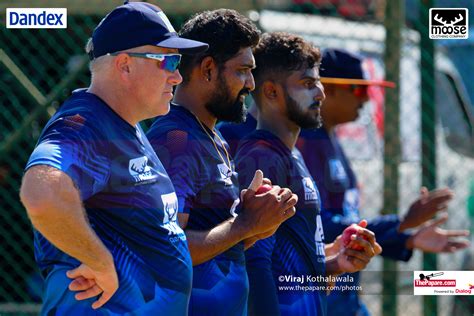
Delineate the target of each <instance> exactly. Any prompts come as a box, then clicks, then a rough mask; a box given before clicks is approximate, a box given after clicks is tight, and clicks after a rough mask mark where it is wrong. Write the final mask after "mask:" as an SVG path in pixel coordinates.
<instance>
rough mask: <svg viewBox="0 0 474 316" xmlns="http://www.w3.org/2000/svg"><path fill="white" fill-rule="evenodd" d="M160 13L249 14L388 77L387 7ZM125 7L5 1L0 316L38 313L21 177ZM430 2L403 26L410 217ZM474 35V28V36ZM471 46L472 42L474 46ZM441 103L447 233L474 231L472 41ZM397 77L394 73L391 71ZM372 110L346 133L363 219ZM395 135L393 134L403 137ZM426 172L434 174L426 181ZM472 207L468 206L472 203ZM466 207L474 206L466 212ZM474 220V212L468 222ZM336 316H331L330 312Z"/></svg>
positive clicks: (439, 153) (377, 308)
mask: <svg viewBox="0 0 474 316" xmlns="http://www.w3.org/2000/svg"><path fill="white" fill-rule="evenodd" d="M151 2H153V3H155V4H158V5H161V7H162V8H163V9H164V11H165V12H166V13H167V15H168V17H169V18H170V20H171V22H172V24H173V25H174V26H175V27H176V28H177V29H179V27H180V26H181V25H182V23H183V22H184V21H185V20H186V19H187V18H188V17H189V15H190V14H192V13H194V12H198V11H200V10H204V9H213V8H217V7H232V8H236V9H238V10H240V11H241V12H242V13H245V14H248V15H249V17H251V18H252V19H253V20H255V21H256V22H257V23H258V24H259V26H260V27H261V28H262V30H264V31H288V32H293V33H298V34H302V35H304V36H305V37H306V38H307V39H308V40H311V41H312V42H314V43H315V44H316V45H318V46H320V47H321V48H323V49H324V48H329V47H331V48H333V47H339V48H346V49H348V50H351V51H355V52H360V53H362V54H363V55H365V56H366V57H367V59H366V62H365V67H366V70H367V72H368V73H369V75H370V76H371V77H372V78H382V77H383V76H384V73H385V71H386V68H385V67H384V66H383V56H384V49H385V47H386V46H385V34H386V30H385V28H384V24H383V21H384V18H385V11H386V6H385V5H386V3H385V1H384V0H312V1H305V0H293V1H287V0H273V1H242V2H241V3H239V4H235V3H231V2H230V1H228V2H227V1H223V2H221V1H210V0H208V1H192V2H190V1H174V2H173V1H161V2H160V1H151ZM120 3H121V1H99V0H92V1H86V0H81V1H75V2H73V1H53V0H50V1H35V2H33V1H5V2H4V3H3V4H0V9H1V11H0V12H1V15H0V19H1V20H0V236H1V238H2V242H1V243H0V258H1V260H0V315H4V314H12V315H13V314H15V315H17V314H20V313H25V314H27V313H31V314H36V313H38V311H39V304H40V301H41V299H40V297H41V278H40V277H39V274H38V272H37V269H36V264H35V261H34V256H33V244H32V230H31V225H30V223H29V221H28V218H27V216H26V212H25V210H24V209H23V207H22V205H21V203H20V201H19V198H18V192H19V187H20V182H21V178H22V174H23V168H24V166H25V165H26V161H27V159H28V157H29V155H30V153H31V151H32V150H33V148H34V145H35V143H36V141H37V138H38V137H39V133H40V132H41V129H42V128H43V126H44V125H45V123H46V122H47V120H48V118H49V117H51V115H52V114H53V113H54V112H55V110H56V109H57V108H58V106H59V105H60V104H61V103H62V102H63V101H64V100H65V99H66V98H67V97H68V96H69V95H70V93H71V91H72V90H73V89H76V88H79V87H86V86H87V85H88V83H89V73H88V60H87V57H86V56H85V53H84V45H85V43H86V41H87V39H88V37H89V36H90V35H91V34H92V31H93V29H94V27H95V26H96V25H97V24H98V23H99V21H100V19H101V18H102V17H103V15H104V14H105V12H107V11H108V10H110V9H112V8H113V7H114V6H116V5H119V4H120ZM420 3H422V1H410V0H407V1H405V2H404V4H405V12H406V14H405V16H406V21H405V23H403V24H404V25H406V26H405V27H403V31H402V38H403V43H402V44H401V52H400V67H401V68H400V80H399V82H398V84H399V89H400V93H399V98H400V105H399V113H400V117H399V119H400V123H399V133H400V135H399V136H400V159H399V161H398V172H399V179H398V188H399V194H398V209H399V210H400V211H399V213H404V212H405V210H407V208H408V206H409V204H410V203H411V201H413V200H414V199H415V198H417V197H418V192H419V188H420V186H421V184H422V165H421V161H422V157H423V152H422V146H421V144H422V141H423V137H427V136H426V135H422V131H421V123H420V122H421V119H422V112H421V108H422V107H421V98H422V94H423V93H424V92H423V91H422V90H421V78H422V76H423V71H424V69H422V68H421V59H422V58H424V57H423V56H424V52H425V51H424V48H423V47H422V45H421V43H422V42H423V41H422V36H425V35H424V34H421V33H420V32H419V30H420V23H421V22H420V21H421V20H422V19H423V18H426V19H427V18H428V17H422V15H421V14H420V10H422V7H421V6H422V5H421V4H420ZM20 6H23V7H67V8H68V10H69V11H68V28H67V29H50V30H32V29H18V30H16V29H7V28H6V24H5V8H7V7H20ZM435 6H439V7H467V8H469V9H470V13H471V19H470V20H471V21H473V20H474V19H473V18H472V14H473V13H472V12H474V7H473V6H474V5H473V4H472V2H471V1H463V0H458V1H456V0H453V1H436V2H435ZM472 30H473V29H472V28H471V31H472ZM471 38H473V37H472V35H471ZM434 44H435V51H436V55H435V59H434V66H435V69H436V71H435V76H434V77H433V78H432V79H433V80H434V81H433V83H434V84H435V95H433V96H432V98H433V100H434V101H433V102H435V104H436V111H437V115H438V117H437V118H436V121H432V122H430V124H431V125H432V126H434V127H435V139H433V142H432V143H433V144H436V165H433V166H431V171H432V172H433V174H434V175H436V177H435V178H436V186H438V187H443V186H448V187H451V188H452V189H453V190H454V191H455V192H456V197H455V198H454V200H453V201H452V203H451V204H450V208H449V213H450V218H449V221H448V223H447V224H446V225H445V226H446V227H448V228H450V229H471V231H473V230H472V225H474V219H473V217H474V202H473V201H474V200H473V199H474V158H473V157H474V150H473V148H474V147H473V144H474V106H473V100H474V86H473V82H474V77H473V76H474V75H473V74H474V60H473V59H472V55H473V53H474V41H473V40H472V39H470V40H454V41H442V40H439V41H438V40H437V41H435V43H434ZM387 71H388V70H387ZM370 95H371V101H370V102H369V104H367V105H366V106H365V108H364V110H363V112H362V113H361V116H360V118H359V119H358V121H357V122H355V123H352V124H347V125H345V126H343V127H341V128H340V129H339V130H338V134H339V137H340V139H341V141H342V144H343V146H344V148H345V150H346V152H347V154H348V156H349V158H350V159H351V161H352V164H353V167H354V169H355V171H356V173H357V175H358V178H359V181H360V184H361V189H362V193H363V195H362V199H363V200H362V206H363V207H362V211H361V213H362V215H363V216H366V217H371V216H376V215H377V214H379V213H380V212H381V211H383V210H386V207H385V205H384V195H383V188H384V172H383V170H384V169H383V168H384V165H383V162H384V159H383V152H384V151H383V148H384V137H383V135H384V132H385V133H388V132H390V131H391V130H392V129H391V128H390V126H386V124H385V123H386V122H392V121H391V120H387V119H386V120H385V121H384V92H383V90H380V89H378V88H374V89H372V91H371V92H370ZM395 130H396V129H395ZM428 171H429V170H428ZM468 201H469V203H470V204H469V203H468ZM468 206H469V207H468ZM469 212H470V213H469ZM472 252H473V251H472V247H471V248H470V249H469V250H468V251H462V252H458V253H456V254H453V255H439V256H438V269H440V270H474V255H473V253H472ZM422 261H423V257H422V254H420V253H415V254H414V256H413V258H412V259H411V260H410V262H408V263H399V264H398V270H399V271H401V272H400V274H399V278H398V285H395V284H392V285H390V286H393V287H394V289H396V290H397V293H398V294H399V295H398V296H397V297H398V302H397V312H398V314H399V315H405V314H410V315H422V314H423V299H422V298H421V297H416V296H413V289H412V282H413V279H412V272H411V271H414V270H421V269H422V267H423V263H422ZM367 270H368V271H367V272H365V273H363V274H362V276H363V277H362V282H363V283H362V284H363V287H364V288H367V289H368V291H367V293H366V294H365V295H364V294H363V295H362V299H363V301H364V302H365V303H366V304H367V306H368V308H369V310H370V311H371V313H372V314H373V315H381V314H383V313H384V312H385V313H387V311H383V310H382V300H381V296H380V295H378V294H380V293H382V274H381V272H380V271H382V260H381V259H379V258H377V259H376V260H373V261H372V262H371V264H370V266H369V267H368V269H367ZM454 301H455V298H454V297H438V312H439V315H449V314H451V313H454V314H455V315H463V314H464V315H472V312H474V309H473V308H474V307H473V305H472V304H473V303H472V300H471V301H469V300H465V299H461V298H456V304H454ZM329 308H330V307H329Z"/></svg>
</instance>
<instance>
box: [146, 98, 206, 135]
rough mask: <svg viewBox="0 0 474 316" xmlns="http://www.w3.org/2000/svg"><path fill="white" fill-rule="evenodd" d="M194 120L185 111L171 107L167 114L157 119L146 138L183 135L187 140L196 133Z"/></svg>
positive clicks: (177, 107)
mask: <svg viewBox="0 0 474 316" xmlns="http://www.w3.org/2000/svg"><path fill="white" fill-rule="evenodd" d="M196 128H197V126H196V122H195V119H194V118H193V117H192V116H190V114H189V113H187V110H185V109H183V108H182V107H180V106H173V105H172V106H171V107H170V111H169V112H168V114H165V115H163V116H159V117H157V118H156V119H155V120H154V121H153V124H152V125H151V127H150V129H149V130H148V132H147V137H148V138H149V139H150V140H152V139H154V138H161V137H168V136H169V135H168V134H169V133H170V132H171V133H173V134H174V133H175V132H176V134H177V135H180V136H183V135H185V136H186V137H187V138H189V137H191V138H192V137H193V135H195V134H196V133H195V131H196Z"/></svg>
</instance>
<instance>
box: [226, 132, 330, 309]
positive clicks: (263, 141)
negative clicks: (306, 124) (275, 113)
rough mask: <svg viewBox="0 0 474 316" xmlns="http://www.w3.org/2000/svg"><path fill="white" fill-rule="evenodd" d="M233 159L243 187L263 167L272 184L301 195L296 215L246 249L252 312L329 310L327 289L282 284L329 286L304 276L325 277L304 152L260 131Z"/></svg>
mask: <svg viewBox="0 0 474 316" xmlns="http://www.w3.org/2000/svg"><path fill="white" fill-rule="evenodd" d="M235 159H236V165H237V170H239V182H240V184H241V186H242V187H246V186H248V184H249V183H250V182H251V180H252V178H253V175H254V173H255V170H256V169H260V170H262V171H263V174H264V176H265V177H267V178H269V179H270V180H271V181H272V183H273V184H277V185H279V186H281V187H287V188H289V189H291V190H292V192H293V193H295V194H297V195H298V203H297V205H296V214H295V215H294V216H293V217H291V218H290V219H289V220H287V221H285V222H284V223H283V224H282V225H281V226H280V227H279V228H278V230H277V231H276V233H275V234H274V235H273V236H271V237H269V238H266V239H263V240H259V241H257V243H256V244H255V245H254V246H253V247H251V248H249V249H248V250H247V251H246V262H247V271H248V275H249V281H250V296H249V311H250V312H251V313H252V314H254V315H278V314H279V313H281V314H282V315H325V312H326V293H325V292H324V291H304V290H293V291H291V290H285V288H284V287H285V286H292V285H300V286H323V285H325V283H324V282H321V281H315V280H312V279H310V280H308V279H306V278H307V277H308V276H310V277H311V276H314V277H316V276H318V275H319V276H326V269H325V254H324V234H323V227H322V223H321V217H320V211H321V203H320V199H319V193H318V189H317V187H316V185H315V183H314V181H313V179H312V177H311V175H310V174H309V172H308V170H307V168H306V165H305V163H304V161H303V157H302V156H301V154H300V152H299V151H298V149H296V148H294V149H293V150H290V149H289V148H288V147H286V145H285V144H283V142H282V141H281V140H280V139H279V138H278V137H276V136H275V135H274V134H272V133H270V132H268V131H265V130H256V131H254V132H252V133H250V134H249V135H247V136H246V137H245V138H243V140H242V141H241V143H240V144H239V146H238V150H237V154H236V158H235ZM285 276H304V277H303V278H304V280H303V282H302V283H299V282H298V281H297V280H289V279H284V278H285ZM282 278H283V279H282Z"/></svg>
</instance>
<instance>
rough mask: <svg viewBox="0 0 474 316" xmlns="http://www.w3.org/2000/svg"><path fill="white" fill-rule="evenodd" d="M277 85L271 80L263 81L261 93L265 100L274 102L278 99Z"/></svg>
mask: <svg viewBox="0 0 474 316" xmlns="http://www.w3.org/2000/svg"><path fill="white" fill-rule="evenodd" d="M277 88H278V87H277V84H276V82H275V81H273V80H265V81H264V82H263V84H262V93H263V95H264V96H265V98H267V99H269V100H275V99H276V98H277V97H278V91H277Z"/></svg>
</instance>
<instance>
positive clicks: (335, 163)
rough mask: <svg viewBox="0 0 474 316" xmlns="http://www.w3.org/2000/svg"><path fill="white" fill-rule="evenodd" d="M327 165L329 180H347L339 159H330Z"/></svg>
mask: <svg viewBox="0 0 474 316" xmlns="http://www.w3.org/2000/svg"><path fill="white" fill-rule="evenodd" d="M328 163H329V174H330V175H331V179H333V180H336V181H344V180H345V179H346V178H347V173H346V170H345V169H344V166H343V165H342V162H341V161H340V160H339V159H330V160H329V162H328Z"/></svg>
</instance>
